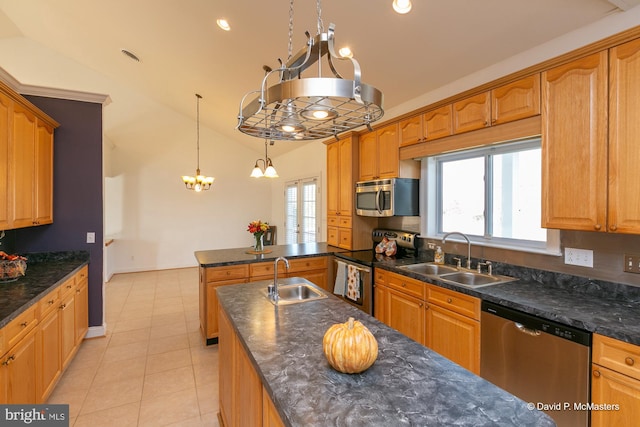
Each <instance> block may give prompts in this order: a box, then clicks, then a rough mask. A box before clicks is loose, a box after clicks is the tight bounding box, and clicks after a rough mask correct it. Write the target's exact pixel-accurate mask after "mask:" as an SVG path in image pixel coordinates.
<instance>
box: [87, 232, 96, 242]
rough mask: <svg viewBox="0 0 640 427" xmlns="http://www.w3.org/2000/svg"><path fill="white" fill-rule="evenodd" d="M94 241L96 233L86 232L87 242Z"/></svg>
mask: <svg viewBox="0 0 640 427" xmlns="http://www.w3.org/2000/svg"><path fill="white" fill-rule="evenodd" d="M95 242H96V233H94V232H93V231H89V232H87V243H95Z"/></svg>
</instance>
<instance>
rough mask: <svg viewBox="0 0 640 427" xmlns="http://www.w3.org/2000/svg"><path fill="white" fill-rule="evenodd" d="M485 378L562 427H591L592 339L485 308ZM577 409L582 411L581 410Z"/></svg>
mask: <svg viewBox="0 0 640 427" xmlns="http://www.w3.org/2000/svg"><path fill="white" fill-rule="evenodd" d="M480 324H481V336H482V340H481V343H482V344H481V355H482V357H481V363H480V376H481V377H483V378H485V379H486V380H488V381H490V382H492V383H494V384H495V385H497V386H498V387H501V388H503V389H505V390H507V391H508V392H510V393H511V394H514V395H515V396H517V397H519V398H520V399H522V400H525V401H527V402H530V403H531V404H532V405H533V406H535V407H536V408H537V409H541V410H543V411H545V412H546V413H547V414H549V416H551V417H552V418H553V419H554V421H555V422H556V423H557V425H558V426H559V427H564V426H570V427H576V426H588V425H589V412H588V411H586V410H580V407H579V405H580V404H583V405H584V404H587V403H589V378H590V375H589V374H590V371H589V366H590V363H591V360H590V347H591V333H589V332H586V331H583V330H580V329H576V328H572V327H569V326H565V325H561V324H559V323H556V322H551V321H548V320H544V319H541V318H538V317H535V316H532V315H529V314H526V313H522V312H520V311H517V310H512V309H510V308H507V307H503V306H500V305H497V304H493V303H491V302H488V301H483V302H482V313H481V319H480ZM574 404H577V405H578V406H575V405H574Z"/></svg>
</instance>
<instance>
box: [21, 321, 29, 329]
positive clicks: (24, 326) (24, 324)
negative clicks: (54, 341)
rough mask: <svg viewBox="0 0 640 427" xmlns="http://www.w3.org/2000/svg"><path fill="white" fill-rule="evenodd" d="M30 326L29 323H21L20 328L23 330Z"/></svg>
mask: <svg viewBox="0 0 640 427" xmlns="http://www.w3.org/2000/svg"><path fill="white" fill-rule="evenodd" d="M28 324H29V322H22V323H20V326H22V327H23V328H26V327H27V325H28Z"/></svg>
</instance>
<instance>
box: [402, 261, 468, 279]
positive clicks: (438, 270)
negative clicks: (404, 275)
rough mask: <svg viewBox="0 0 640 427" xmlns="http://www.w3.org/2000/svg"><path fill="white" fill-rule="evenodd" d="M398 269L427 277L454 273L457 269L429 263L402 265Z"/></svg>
mask: <svg viewBox="0 0 640 427" xmlns="http://www.w3.org/2000/svg"><path fill="white" fill-rule="evenodd" d="M399 268H401V269H403V270H409V271H413V272H414V273H418V274H426V275H429V276H431V275H435V276H439V275H441V274H446V273H455V272H457V271H458V269H457V268H455V267H447V266H446V265H442V264H434V263H431V262H426V263H420V264H410V265H403V266H401V267H399Z"/></svg>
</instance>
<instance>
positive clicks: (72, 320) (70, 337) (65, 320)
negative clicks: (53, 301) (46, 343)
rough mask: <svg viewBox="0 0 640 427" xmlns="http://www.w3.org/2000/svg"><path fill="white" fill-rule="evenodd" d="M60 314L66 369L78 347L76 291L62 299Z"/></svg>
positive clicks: (62, 349) (64, 365) (62, 350)
mask: <svg viewBox="0 0 640 427" xmlns="http://www.w3.org/2000/svg"><path fill="white" fill-rule="evenodd" d="M58 313H59V315H60V337H61V347H60V349H61V352H62V353H61V354H62V368H63V369H64V368H66V366H67V365H68V364H69V362H71V358H72V356H73V354H74V349H75V346H76V328H75V325H76V305H75V291H73V292H68V293H66V294H65V295H64V296H63V297H62V304H61V305H60V310H59V311H58Z"/></svg>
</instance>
